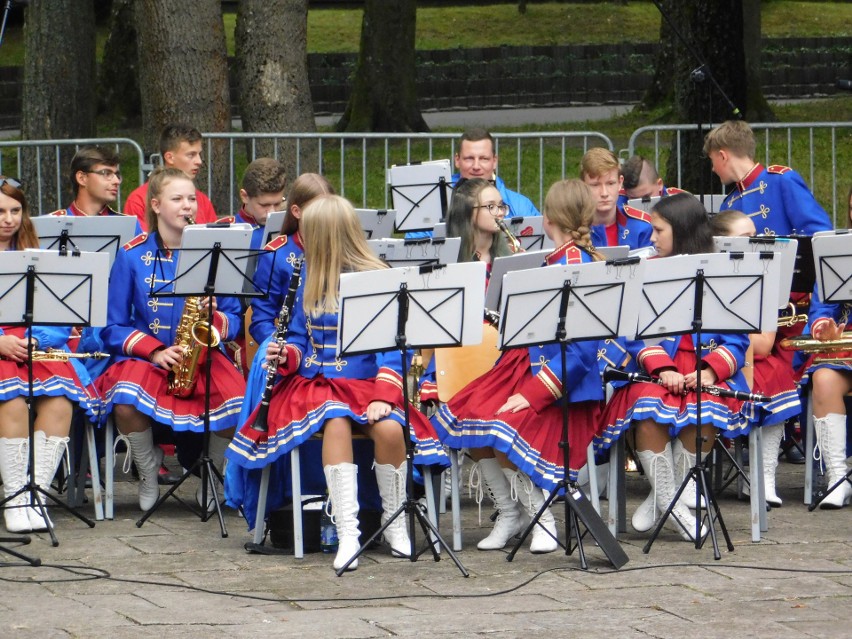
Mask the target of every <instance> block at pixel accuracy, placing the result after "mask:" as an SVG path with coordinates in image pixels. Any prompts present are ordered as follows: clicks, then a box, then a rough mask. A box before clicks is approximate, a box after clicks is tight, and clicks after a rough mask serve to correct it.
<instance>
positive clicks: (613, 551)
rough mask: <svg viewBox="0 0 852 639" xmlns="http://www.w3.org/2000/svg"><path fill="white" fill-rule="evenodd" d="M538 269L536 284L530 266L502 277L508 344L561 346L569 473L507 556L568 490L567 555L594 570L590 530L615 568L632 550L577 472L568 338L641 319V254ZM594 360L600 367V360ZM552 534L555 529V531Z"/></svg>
mask: <svg viewBox="0 0 852 639" xmlns="http://www.w3.org/2000/svg"><path fill="white" fill-rule="evenodd" d="M536 270H537V271H539V272H538V273H537V274H536V277H537V278H538V282H537V284H536V285H535V286H533V287H531V286H530V279H529V272H526V273H525V272H524V271H514V272H511V273H508V274H507V275H506V276H505V277H504V279H503V291H502V293H503V296H504V302H503V303H502V304H501V308H502V309H503V314H502V316H501V322H500V337H501V347H502V348H518V347H529V346H531V345H535V344H547V343H550V344H553V343H555V344H558V345H559V358H560V364H561V375H560V383H561V384H562V389H563V393H564V396H565V397H564V398H563V400H562V404H561V408H562V432H561V438H560V442H559V448H560V450H561V451H562V468H563V475H562V478H561V479H560V480H559V481H558V482H557V485H556V487H555V488H554V489H553V490H552V491H551V492H550V495H549V496H548V498H547V499H546V500H545V501H544V503H543V504H542V506H541V508H539V510H538V512H537V513H536V514H535V516H534V517H533V518H532V520H531V521H530V523H529V525H528V526H527V528H526V529H525V530H524V532H523V533H522V534H521V537H520V539H519V540H518V542H517V543H516V544H515V546H514V547H513V548H512V550H511V551H510V552H509V554H508V555H507V556H506V560H507V561H512V560H513V559H514V558H515V554H516V553H517V552H518V550H519V549H520V547H521V546H522V545H523V543H524V541H525V540H526V538H527V537H528V536H529V534H530V533H531V532H532V531H533V528H534V527H535V526H538V525H540V524H539V520H540V519H541V517H542V515H543V514H544V513H545V511H546V510H547V509H548V508H550V506H551V504H553V502H554V501H555V500H556V499H557V498H558V497H559V496H560V495H564V497H565V499H564V504H565V542H564V543H563V542H562V541H561V540H560V539H559V538H558V537H554V540H555V541H556V542H557V543H558V544H559V546H560V547H562V548H564V549H565V554H566V555H572V554H573V553H574V551H575V550H576V551H577V555H578V557H579V559H580V567H581V568H582V569H583V570H587V569H588V562H587V561H586V552H585V549H584V547H583V538H584V537H585V536H586V535H587V534H588V535H591V537H592V538H593V539H594V541H595V542H596V543H597V545H598V546H599V547H600V549H601V550H602V551H603V552H604V554H605V555H606V557H607V559H608V560H609V561H610V563H611V564H612V565H613V567H615V568H616V569H618V568H621V567H622V566H624V564H626V563H627V562H628V561H629V559H628V557H627V554H626V553H625V552H624V549H623V548H622V547H621V545H620V544H619V543H618V541H617V540H616V539H615V537H614V536H613V534H612V533H611V532H610V530H609V528H608V527H607V525H606V524H605V523H604V521H603V519H601V516H600V515H599V514H598V512H597V511H596V510H595V509H594V507H593V506H592V504H591V502H590V501H589V500H588V498H587V497H586V495H585V494H584V493H583V491H582V489H581V488H580V487H579V486H578V485H577V484H576V482H574V481H572V480H571V479H570V473H569V469H570V463H569V456H570V447H569V439H568V432H569V431H568V428H569V423H568V422H569V419H568V410H569V408H568V401H567V395H568V379H567V349H568V343H569V342H574V341H585V340H599V339H607V338H612V337H616V336H618V335H619V334H621V333H622V332H623V331H624V330H625V328H624V327H625V325H627V324H628V323H629V322H630V319H629V317H628V316H630V315H631V314H632V318H633V321H634V325H635V319H636V315H635V309H636V308H637V304H635V303H633V304H631V303H629V301H628V300H629V298H630V297H631V296H636V295H638V290H639V288H640V286H641V282H642V278H641V275H642V269H641V268H640V266H639V258H631V259H628V260H616V261H612V262H607V263H604V262H598V263H587V264H579V265H566V266H562V267H561V269H560V268H559V267H549V268H547V269H536ZM569 310H570V315H571V323H570V325H569V323H568V316H569ZM554 318H555V320H556V322H555V330H554V328H553V319H554ZM569 326H570V328H571V334H570V336H569V330H568V329H569ZM593 365H594V366H597V363H596V362H595V363H594V364H593ZM581 524H582V527H581ZM583 529H585V530H583ZM547 533H548V534H549V535H550V532H549V531H547ZM551 536H552V535H551Z"/></svg>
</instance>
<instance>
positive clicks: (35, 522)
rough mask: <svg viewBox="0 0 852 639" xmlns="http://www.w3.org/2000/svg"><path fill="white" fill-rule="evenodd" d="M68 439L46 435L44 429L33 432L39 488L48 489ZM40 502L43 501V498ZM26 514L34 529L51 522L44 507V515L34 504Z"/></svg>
mask: <svg viewBox="0 0 852 639" xmlns="http://www.w3.org/2000/svg"><path fill="white" fill-rule="evenodd" d="M68 441H69V438H68V437H57V436H55V435H51V436H50V437H47V436H46V435H45V433H44V431H40V430H37V431H36V432H35V483H36V486H38V487H39V488H42V489H44V490H50V484H51V483H52V482H53V476H54V475H55V474H56V469H57V468H58V467H59V463H60V462H61V461H62V458H63V457H64V456H65V451H66V450H67V448H68ZM42 502H43V503H44V502H45V500H44V499H43V498H42ZM27 515H28V516H29V518H30V526H32V529H33V530H34V531H40V530H47V527H48V526H49V525H52V523H53V522H51V521H50V517H48V516H47V509H46V508H45V512H44V517H42V513H41V512H40V510H39V509H38V508H37V507H35V506H34V507H31V508H29V509H28V510H27Z"/></svg>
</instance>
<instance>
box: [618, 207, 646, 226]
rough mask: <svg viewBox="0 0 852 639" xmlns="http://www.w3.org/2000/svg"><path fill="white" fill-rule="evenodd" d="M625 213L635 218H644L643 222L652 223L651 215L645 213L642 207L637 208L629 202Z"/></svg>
mask: <svg viewBox="0 0 852 639" xmlns="http://www.w3.org/2000/svg"><path fill="white" fill-rule="evenodd" d="M624 214H625V215H626V216H627V217H632V218H633V219H634V220H642V221H643V222H647V223H648V224H650V223H651V216H650V215H648V214H647V213H645V211H643V210H642V209H637V208H634V207H632V206H630V205H629V204H625V205H624Z"/></svg>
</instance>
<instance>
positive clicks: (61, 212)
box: [48, 209, 68, 217]
mask: <svg viewBox="0 0 852 639" xmlns="http://www.w3.org/2000/svg"><path fill="white" fill-rule="evenodd" d="M48 215H53V216H60V217H62V216H66V215H68V209H59V210H58V211H54V212H53V213H48Z"/></svg>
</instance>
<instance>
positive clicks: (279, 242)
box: [263, 235, 287, 251]
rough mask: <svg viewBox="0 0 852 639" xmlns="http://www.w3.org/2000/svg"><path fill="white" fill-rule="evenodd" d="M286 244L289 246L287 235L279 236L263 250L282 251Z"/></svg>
mask: <svg viewBox="0 0 852 639" xmlns="http://www.w3.org/2000/svg"><path fill="white" fill-rule="evenodd" d="M285 244H287V236H286V235H279V236H278V237H276V238H275V239H274V240H271V241H270V242H269V243H268V244H267V245H266V246H264V247H263V248H264V250H267V251H277V250H278V249H280V248H281V247H282V246H284V245H285Z"/></svg>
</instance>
